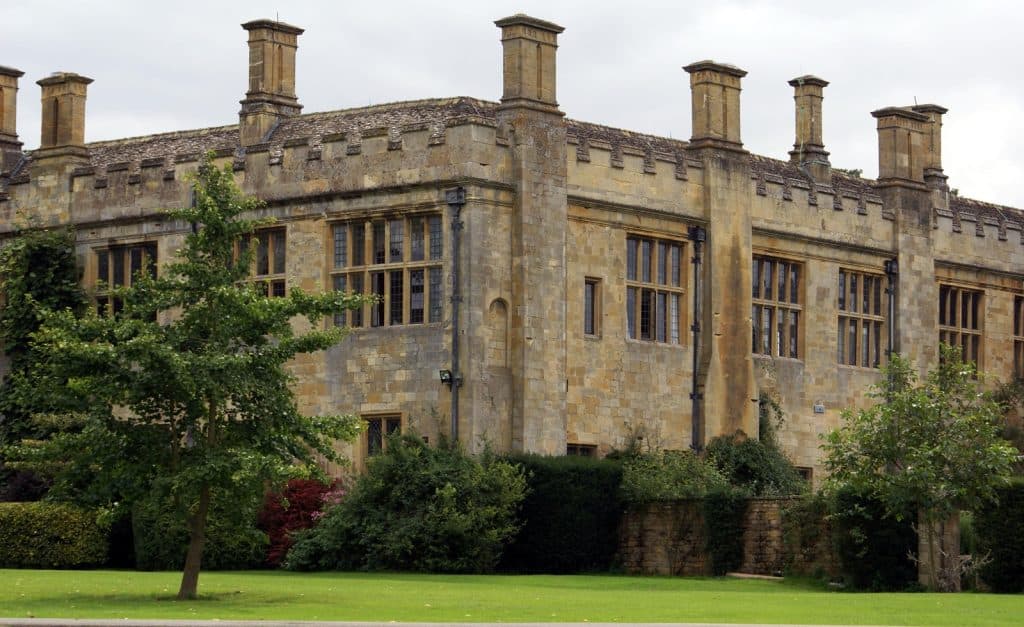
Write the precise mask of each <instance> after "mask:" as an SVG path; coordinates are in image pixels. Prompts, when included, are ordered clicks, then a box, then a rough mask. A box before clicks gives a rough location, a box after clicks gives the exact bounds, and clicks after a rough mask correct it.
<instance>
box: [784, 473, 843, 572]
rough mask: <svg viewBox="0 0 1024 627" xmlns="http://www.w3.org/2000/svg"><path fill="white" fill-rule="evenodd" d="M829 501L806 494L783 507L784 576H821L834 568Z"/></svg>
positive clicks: (818, 496)
mask: <svg viewBox="0 0 1024 627" xmlns="http://www.w3.org/2000/svg"><path fill="white" fill-rule="evenodd" d="M829 503H830V500H829V499H826V498H825V497H824V495H822V494H820V493H818V494H807V495H805V496H804V497H803V498H799V499H792V500H791V501H790V502H789V503H788V504H787V505H786V506H785V507H783V508H782V543H783V547H784V548H783V553H784V555H785V564H784V565H783V567H784V570H785V573H786V574H787V575H796V576H805V577H813V578H815V579H824V578H825V577H826V576H828V575H829V574H830V572H831V571H832V570H833V562H834V560H833V559H832V556H833V550H832V537H831V527H830V525H829V522H828V515H829V512H830V508H829Z"/></svg>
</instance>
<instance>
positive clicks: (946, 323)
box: [937, 283, 985, 370]
mask: <svg viewBox="0 0 1024 627" xmlns="http://www.w3.org/2000/svg"><path fill="white" fill-rule="evenodd" d="M937 306H938V328H939V343H942V344H948V345H950V346H959V347H960V348H961V350H962V351H963V354H962V357H963V360H964V361H965V362H973V363H974V365H975V366H976V367H977V369H978V370H981V369H982V356H983V355H984V349H985V341H984V340H985V290H983V289H976V288H973V287H967V286H964V285H956V284H952V283H940V284H939V300H938V303H937Z"/></svg>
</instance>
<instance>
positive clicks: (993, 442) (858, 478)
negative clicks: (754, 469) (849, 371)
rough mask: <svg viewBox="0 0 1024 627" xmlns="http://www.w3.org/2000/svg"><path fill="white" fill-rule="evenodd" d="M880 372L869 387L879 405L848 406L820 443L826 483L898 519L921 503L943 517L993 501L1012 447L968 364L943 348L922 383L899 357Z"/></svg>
mask: <svg viewBox="0 0 1024 627" xmlns="http://www.w3.org/2000/svg"><path fill="white" fill-rule="evenodd" d="M884 375H885V379H884V381H885V382H884V383H883V384H881V385H880V386H876V387H874V388H873V389H872V391H871V393H870V396H871V397H872V398H876V399H878V400H879V403H877V404H876V405H874V406H873V407H870V408H868V409H865V410H862V411H858V412H850V411H848V412H845V413H844V414H843V422H844V424H843V427H842V428H841V429H838V430H836V431H833V432H832V433H830V434H829V436H828V439H827V440H826V442H825V444H824V449H825V452H826V455H827V458H826V462H825V464H826V468H828V470H829V473H830V482H831V484H832V485H833V486H837V485H844V484H848V485H851V486H853V487H854V488H856V489H857V490H858V492H859V493H862V494H865V495H867V496H870V497H874V498H878V499H879V500H880V501H881V502H882V503H884V505H885V508H886V511H887V512H888V513H889V514H890V515H892V516H896V517H902V516H904V515H905V514H906V512H910V511H915V510H916V509H921V510H923V511H926V512H929V516H931V517H932V519H933V520H942V519H947V518H949V517H950V516H951V515H952V514H954V513H956V512H957V511H959V510H961V509H974V508H976V507H977V506H979V505H981V504H982V503H984V502H986V501H990V500H992V499H993V498H994V497H995V490H996V488H997V487H998V486H999V485H1003V484H1005V483H1006V481H1007V478H1008V476H1009V474H1010V468H1011V465H1012V463H1013V461H1014V458H1015V456H1016V451H1015V450H1014V449H1013V447H1011V446H1010V445H1009V444H1008V443H1007V442H1006V441H1005V440H1003V439H1002V438H1001V437H1000V432H999V423H1000V416H1001V415H1002V408H1001V407H1000V406H999V404H998V403H996V402H995V400H993V398H992V397H991V395H989V394H986V393H985V392H983V391H982V390H981V389H980V388H979V385H978V379H977V378H976V372H975V370H974V367H973V365H971V364H965V363H964V362H963V361H961V359H960V353H959V351H958V350H956V349H953V348H950V347H948V346H943V347H942V359H941V361H940V364H939V365H938V366H937V367H936V368H935V369H934V370H933V371H932V372H931V373H929V374H928V377H927V379H926V380H925V381H923V382H922V383H921V384H920V385H918V384H917V381H916V377H915V376H914V374H913V373H912V372H911V369H910V364H909V363H908V362H906V361H905V360H903V359H902V358H900V357H899V356H898V355H894V356H893V358H892V359H891V360H890V362H889V364H888V365H887V366H886V368H885V370H884Z"/></svg>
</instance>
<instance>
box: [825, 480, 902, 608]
mask: <svg viewBox="0 0 1024 627" xmlns="http://www.w3.org/2000/svg"><path fill="white" fill-rule="evenodd" d="M831 508H832V515H831V518H832V530H833V538H834V540H835V546H836V557H837V558H838V560H839V568H840V570H841V571H842V573H843V578H844V580H845V581H846V582H847V584H849V585H850V586H852V587H854V588H858V589H868V590H902V589H905V588H907V587H909V586H912V585H914V584H915V583H916V581H917V567H916V565H915V564H914V562H913V560H912V559H911V557H910V555H912V554H916V553H917V534H915V533H914V529H913V525H912V521H913V520H914V514H913V513H911V512H906V513H905V514H904V515H903V516H902V519H901V520H896V518H894V517H891V516H886V515H885V506H884V505H883V504H882V503H881V502H880V501H879V500H877V499H873V498H870V497H868V496H866V495H864V494H859V493H857V492H856V491H854V490H853V489H851V488H844V489H842V490H839V491H838V492H837V493H836V494H835V495H834V500H833V503H832V505H831Z"/></svg>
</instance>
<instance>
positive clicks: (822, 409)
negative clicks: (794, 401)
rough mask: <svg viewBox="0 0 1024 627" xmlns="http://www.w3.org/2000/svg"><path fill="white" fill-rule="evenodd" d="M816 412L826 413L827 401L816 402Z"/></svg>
mask: <svg viewBox="0 0 1024 627" xmlns="http://www.w3.org/2000/svg"><path fill="white" fill-rule="evenodd" d="M814 413H816V414H824V413H825V403H822V402H821V401H818V402H816V403H815V404H814Z"/></svg>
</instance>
